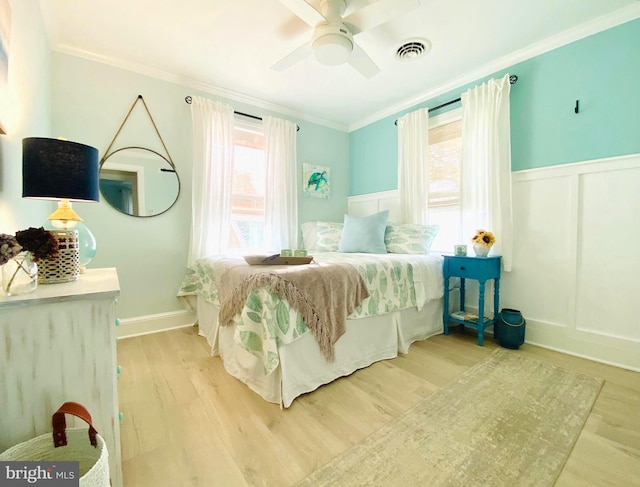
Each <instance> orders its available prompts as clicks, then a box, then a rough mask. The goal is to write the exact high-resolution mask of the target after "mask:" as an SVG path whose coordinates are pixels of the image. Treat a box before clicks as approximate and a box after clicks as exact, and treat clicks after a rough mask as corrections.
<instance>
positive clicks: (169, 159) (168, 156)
mask: <svg viewBox="0 0 640 487" xmlns="http://www.w3.org/2000/svg"><path fill="white" fill-rule="evenodd" d="M139 101H142V105H143V106H144V109H145V111H146V112H147V115H149V120H151V125H153V128H154V130H155V131H156V135H157V136H158V139H160V143H161V144H162V147H164V151H165V152H166V153H167V158H168V162H169V164H171V168H172V169H173V172H176V171H175V169H176V166H175V164H174V163H173V159H171V154H169V149H167V146H166V145H165V143H164V140H163V139H162V135H160V131H159V130H158V127H157V126H156V122H155V120H154V119H153V117H152V116H151V112H150V111H149V108H148V107H147V103H146V102H145V101H144V98H142V95H138V97H137V98H136V99H135V101H134V102H133V105H131V108H129V111H128V112H127V115H126V116H125V117H124V120H123V121H122V123H121V124H120V128H119V129H118V131H117V132H116V135H114V136H113V139H111V143H110V144H109V147H107V150H106V151H105V152H104V157H103V158H102V160H101V161H100V164H101V165H102V163H103V162H104V160H105V159H106V158H107V157H109V155H110V153H109V151H110V150H111V147H112V146H113V143H114V142H115V141H116V139H117V138H118V135H120V132H122V128H123V127H124V124H125V123H127V120H129V115H131V112H132V111H133V109H134V108H135V106H136V103H138V102H139ZM162 171H163V172H164V171H168V170H167V169H162Z"/></svg>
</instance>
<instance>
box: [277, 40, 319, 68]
mask: <svg viewBox="0 0 640 487" xmlns="http://www.w3.org/2000/svg"><path fill="white" fill-rule="evenodd" d="M310 54H311V44H310V43H309V42H305V43H304V44H302V45H301V46H300V47H297V48H296V49H294V50H293V51H291V52H290V53H289V54H287V55H286V56H285V57H283V58H282V59H281V60H280V61H278V62H277V63H275V64H274V65H273V66H271V69H273V70H274V71H284V70H285V69H287V68H290V67H291V66H293V65H294V64H296V63H297V62H300V61H302V60H303V59H304V58H306V57H307V56H309V55H310Z"/></svg>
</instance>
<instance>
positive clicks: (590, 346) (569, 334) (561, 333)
mask: <svg viewBox="0 0 640 487" xmlns="http://www.w3.org/2000/svg"><path fill="white" fill-rule="evenodd" d="M465 309H467V310H469V311H472V312H475V313H477V312H478V308H477V307H474V306H466V307H465ZM491 315H492V313H491V311H488V312H487V313H485V316H491ZM525 319H526V320H527V325H526V329H525V337H524V341H525V343H527V344H529V345H535V346H536V347H541V348H546V349H549V350H554V351H556V352H561V353H566V354H567V355H573V356H575V357H580V358H585V359H588V360H593V361H594V362H600V363H603V364H607V365H613V366H615V367H620V368H622V369H628V370H633V371H636V372H640V355H638V353H637V351H638V343H637V342H635V341H633V340H627V339H624V338H619V337H614V336H610V335H605V334H600V333H594V332H589V331H583V330H576V329H571V328H569V327H568V326H566V325H562V324H558V323H548V322H545V321H542V320H536V319H531V318H527V317H526V316H525ZM485 336H491V337H493V327H490V328H488V329H487V330H485Z"/></svg>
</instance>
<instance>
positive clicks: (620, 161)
mask: <svg viewBox="0 0 640 487" xmlns="http://www.w3.org/2000/svg"><path fill="white" fill-rule="evenodd" d="M512 182H513V206H514V207H513V218H514V260H513V270H512V271H511V272H504V273H503V274H502V278H501V286H500V288H501V289H500V291H501V292H500V303H501V307H503V308H515V309H518V310H520V311H522V314H523V315H524V317H525V319H526V320H527V328H526V336H525V340H526V342H527V343H531V344H533V345H538V346H541V347H544V348H549V349H552V350H556V351H560V352H564V353H568V354H571V355H576V356H579V357H584V358H588V359H591V360H596V361H599V362H603V363H607V364H611V365H616V366H619V367H624V368H627V369H631V370H640V326H638V319H637V316H636V315H637V311H636V310H635V306H634V303H635V302H636V299H637V289H638V280H637V279H638V276H639V275H640V252H638V251H637V247H638V242H640V224H638V218H639V217H638V215H640V197H639V196H638V188H640V154H631V155H625V156H620V157H611V158H606V159H598V160H592V161H585V162H577V163H571V164H562V165H558V166H549V167H543V168H540V169H530V170H526V171H517V172H514V173H512ZM347 206H348V212H349V213H350V214H353V215H357V216H362V215H368V214H371V213H375V212H377V211H381V210H384V209H390V210H391V213H392V214H393V213H394V212H395V211H396V210H398V209H399V201H398V195H397V191H396V190H392V191H383V192H378V193H371V194H364V195H358V196H351V197H349V198H348V204H347ZM390 220H392V218H391V217H390ZM468 287H469V292H468V293H467V295H466V302H467V305H466V307H467V308H469V309H470V310H475V308H474V306H475V301H476V300H477V286H476V285H475V283H474V282H470V283H469V286H468ZM486 292H492V288H490V287H489V286H488V288H487V290H486ZM489 334H491V331H490V332H489Z"/></svg>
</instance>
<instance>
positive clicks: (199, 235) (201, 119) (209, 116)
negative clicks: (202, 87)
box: [188, 96, 234, 266]
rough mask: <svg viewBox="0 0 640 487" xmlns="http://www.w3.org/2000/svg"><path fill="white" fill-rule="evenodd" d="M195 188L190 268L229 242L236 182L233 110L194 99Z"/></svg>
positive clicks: (193, 188) (217, 251) (219, 104)
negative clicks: (232, 194) (234, 173)
mask: <svg viewBox="0 0 640 487" xmlns="http://www.w3.org/2000/svg"><path fill="white" fill-rule="evenodd" d="M191 120H192V124H193V186H192V205H191V206H192V210H191V239H190V243H189V257H188V265H189V266H192V265H193V264H194V262H195V261H196V260H197V259H200V258H202V257H206V256H208V255H215V254H220V253H222V252H224V250H225V249H226V248H227V246H228V243H229V231H230V228H229V227H230V219H231V191H232V181H233V152H234V147H233V127H234V118H233V108H231V107H230V106H229V105H226V104H224V103H221V102H218V101H213V100H208V99H206V98H202V97H198V96H194V97H193V102H192V103H191Z"/></svg>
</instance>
